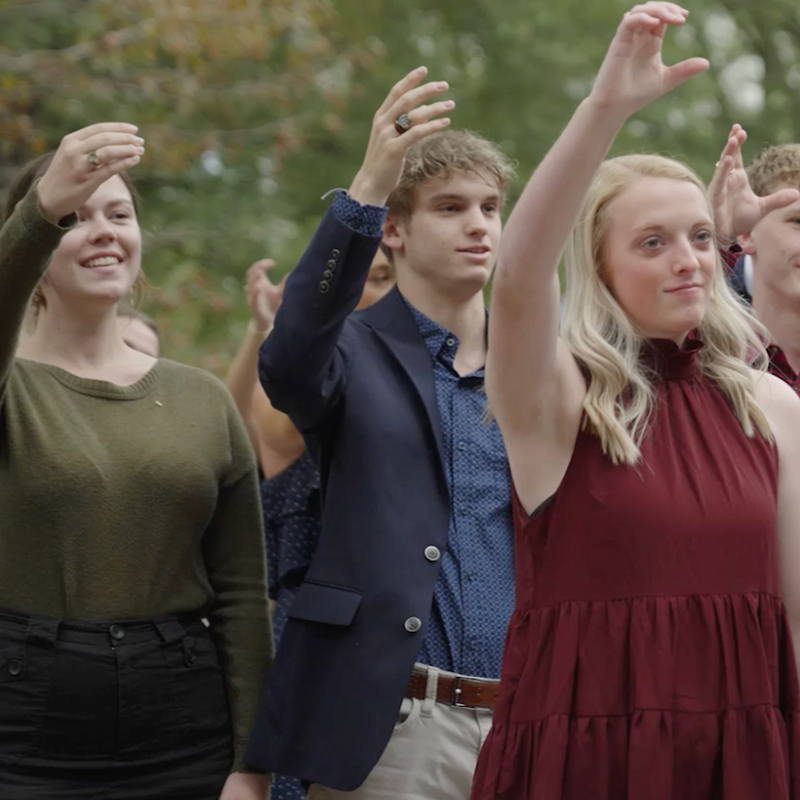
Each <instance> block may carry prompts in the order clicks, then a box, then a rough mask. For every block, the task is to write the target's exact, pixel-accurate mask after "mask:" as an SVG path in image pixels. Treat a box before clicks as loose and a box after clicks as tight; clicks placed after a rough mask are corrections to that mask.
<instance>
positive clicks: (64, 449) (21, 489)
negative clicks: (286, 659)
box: [0, 189, 272, 768]
mask: <svg viewBox="0 0 800 800" xmlns="http://www.w3.org/2000/svg"><path fill="white" fill-rule="evenodd" d="M64 230H65V229H63V228H60V227H58V226H56V225H53V224H52V223H50V222H49V221H47V220H46V219H45V218H44V217H43V216H42V214H41V212H40V210H39V208H38V203H37V200H36V195H35V189H34V190H32V191H31V193H30V194H29V195H28V196H27V197H26V198H25V199H24V200H23V201H22V202H21V203H20V204H19V205H18V206H17V209H16V211H15V212H14V214H13V216H12V217H11V218H10V219H9V221H8V222H7V224H6V225H5V226H4V227H3V229H2V231H0V392H1V393H2V394H0V520H1V521H0V607H4V608H8V609H13V610H16V611H21V612H27V613H34V614H43V615H47V616H50V617H58V618H61V619H69V620H84V621H87V620H90V621H106V620H124V619H149V618H152V617H155V616H159V615H164V614H173V613H184V612H197V613H202V614H204V615H205V616H207V617H208V619H209V621H210V623H211V631H212V634H213V636H214V639H215V641H216V642H217V646H218V648H219V650H220V654H221V658H222V661H223V667H224V670H225V673H226V676H227V685H228V695H229V698H230V704H231V712H232V716H233V725H234V734H235V753H236V761H235V766H236V768H240V767H241V765H242V756H243V752H244V748H245V746H246V742H247V738H248V736H249V734H250V729H251V727H252V724H253V721H254V717H255V713H256V708H257V704H258V697H259V692H260V689H261V683H262V678H263V673H264V670H265V668H266V667H267V666H268V664H269V663H270V660H271V657H272V636H271V630H270V624H269V618H268V611H267V600H266V592H265V577H264V571H265V570H264V544H263V541H264V540H263V533H262V516H261V507H260V502H259V494H258V479H257V471H256V466H255V461H254V458H253V454H252V451H251V448H250V444H249V442H248V439H247V435H246V433H245V430H244V426H243V425H242V422H241V420H240V418H239V415H238V412H237V410H236V407H235V405H234V404H233V401H232V399H231V397H230V395H229V394H228V392H227V390H226V389H225V387H224V386H223V385H222V384H221V383H220V382H219V381H218V380H217V379H216V378H214V377H212V376H211V375H209V374H207V373H205V372H202V371H201V370H198V369H194V368H192V367H187V366H183V365H181V364H177V363H174V362H171V361H166V360H160V361H158V362H157V363H156V365H155V366H154V367H153V369H151V370H150V372H148V373H147V374H146V375H145V376H144V377H143V378H142V379H141V380H140V381H138V382H137V383H135V384H133V385H132V386H125V387H121V386H117V385H115V384H111V383H106V382H105V381H98V380H88V379H85V378H79V377H76V376H75V375H72V374H70V373H68V372H65V371H64V370H62V369H59V368H57V367H53V366H49V365H47V364H42V363H38V362H34V361H27V360H23V359H16V358H15V357H14V352H15V348H16V342H17V337H18V333H19V329H20V326H21V324H22V319H23V316H24V313H25V309H26V307H27V304H28V301H29V299H30V297H31V295H32V293H33V291H34V288H35V287H36V284H37V283H38V281H39V279H40V278H41V276H42V275H43V273H44V271H45V269H46V266H47V263H48V260H49V257H50V255H51V253H52V252H53V250H54V249H55V248H56V247H57V245H58V243H59V241H60V239H61V236H62V235H63V233H64Z"/></svg>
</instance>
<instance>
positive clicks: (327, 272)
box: [322, 269, 333, 281]
mask: <svg viewBox="0 0 800 800" xmlns="http://www.w3.org/2000/svg"><path fill="white" fill-rule="evenodd" d="M322 277H323V278H324V279H325V280H326V281H329V280H330V279H331V278H332V277H333V273H332V272H331V271H330V270H329V269H326V270H325V272H323V273H322Z"/></svg>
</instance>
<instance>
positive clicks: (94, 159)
mask: <svg viewBox="0 0 800 800" xmlns="http://www.w3.org/2000/svg"><path fill="white" fill-rule="evenodd" d="M86 160H87V161H88V162H89V164H91V166H92V169H97V167H99V166H100V158H99V156H98V155H97V153H95V152H94V150H92V152H91V153H87V154H86Z"/></svg>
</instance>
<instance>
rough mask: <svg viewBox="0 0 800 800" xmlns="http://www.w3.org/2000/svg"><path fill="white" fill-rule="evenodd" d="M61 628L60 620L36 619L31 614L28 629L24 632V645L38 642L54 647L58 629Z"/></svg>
mask: <svg viewBox="0 0 800 800" xmlns="http://www.w3.org/2000/svg"><path fill="white" fill-rule="evenodd" d="M60 627H61V620H60V619H53V618H52V617H38V616H36V615H35V614H32V615H31V616H30V617H28V629H27V631H26V632H25V643H26V645H27V643H28V642H30V641H32V640H37V639H38V640H39V641H40V642H45V643H47V644H49V645H54V644H55V642H56V640H57V639H58V629H59V628H60Z"/></svg>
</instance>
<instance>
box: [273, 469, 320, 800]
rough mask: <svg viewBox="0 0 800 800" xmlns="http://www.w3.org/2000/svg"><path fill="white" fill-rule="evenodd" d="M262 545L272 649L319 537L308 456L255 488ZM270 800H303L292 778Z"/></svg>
mask: <svg viewBox="0 0 800 800" xmlns="http://www.w3.org/2000/svg"><path fill="white" fill-rule="evenodd" d="M261 504H262V507H263V510H264V533H265V536H266V542H267V581H268V584H267V585H268V587H269V596H270V598H271V599H272V600H274V601H275V606H274V608H273V612H272V629H273V632H274V635H275V645H276V647H277V645H278V643H279V642H280V638H281V636H282V635H283V630H284V628H285V627H286V620H287V618H288V614H289V608H290V607H291V605H292V603H293V602H294V598H295V595H296V594H297V590H298V589H299V588H300V584H301V583H302V582H303V580H304V579H305V577H306V572H307V571H308V568H309V566H310V565H311V559H312V558H313V557H314V551H315V550H316V547H317V540H318V539H319V532H320V497H319V475H318V473H317V468H316V466H315V464H314V461H313V460H312V458H311V456H309V455H308V453H303V455H302V456H300V458H298V459H297V461H295V462H294V463H293V464H290V465H289V466H288V467H287V468H286V469H285V470H283V472H280V473H278V474H277V475H276V476H275V477H274V478H270V479H269V480H264V481H262V482H261ZM270 798H271V800H305V798H306V791H305V789H304V788H303V785H302V783H301V782H300V781H299V780H297V778H290V777H287V776H285V775H276V776H275V778H274V780H273V782H272V790H271V793H270Z"/></svg>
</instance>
